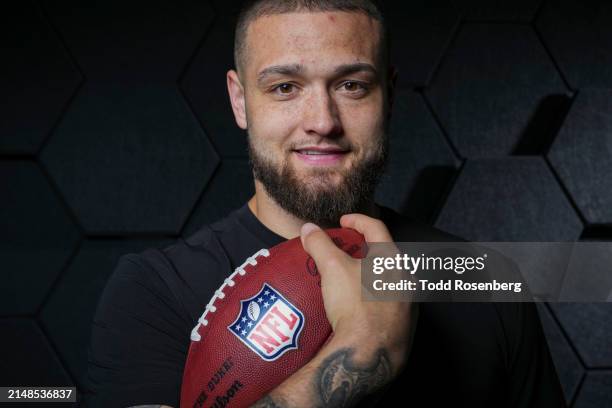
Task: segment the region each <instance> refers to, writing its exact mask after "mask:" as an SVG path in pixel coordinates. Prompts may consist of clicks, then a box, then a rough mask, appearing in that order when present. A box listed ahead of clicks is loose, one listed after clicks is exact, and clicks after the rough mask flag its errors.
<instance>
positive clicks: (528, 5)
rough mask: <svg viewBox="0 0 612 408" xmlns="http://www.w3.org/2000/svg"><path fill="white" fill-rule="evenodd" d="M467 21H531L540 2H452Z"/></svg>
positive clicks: (498, 0)
mask: <svg viewBox="0 0 612 408" xmlns="http://www.w3.org/2000/svg"><path fill="white" fill-rule="evenodd" d="M453 2H454V3H455V5H456V6H457V9H458V10H459V12H460V13H461V16H462V17H463V18H465V19H468V20H470V21H471V20H495V21H531V19H533V17H534V15H535V13H536V11H537V10H538V7H539V5H540V3H541V1H540V0H514V1H508V0H453Z"/></svg>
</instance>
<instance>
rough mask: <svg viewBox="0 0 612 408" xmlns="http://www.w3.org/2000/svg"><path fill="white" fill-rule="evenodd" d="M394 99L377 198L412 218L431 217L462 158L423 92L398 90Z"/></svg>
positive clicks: (424, 219)
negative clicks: (426, 101) (435, 119)
mask: <svg viewBox="0 0 612 408" xmlns="http://www.w3.org/2000/svg"><path fill="white" fill-rule="evenodd" d="M395 99H396V100H395V103H394V106H393V115H392V119H391V125H390V135H389V137H390V141H389V150H390V152H389V164H388V167H387V171H386V173H385V175H384V176H383V179H382V180H381V183H380V185H379V186H378V189H377V192H376V199H377V202H378V203H379V204H382V205H385V206H387V207H390V208H393V209H394V210H396V211H398V212H400V213H404V214H408V215H410V216H411V217H412V218H417V219H420V220H423V221H429V220H430V219H431V217H432V215H433V211H434V210H435V209H436V208H437V207H438V206H439V204H440V201H441V199H442V196H443V193H444V192H445V191H446V189H447V187H448V184H449V182H450V180H451V179H452V177H453V176H454V173H455V171H456V168H457V166H458V165H459V162H458V160H457V158H456V157H455V155H454V154H453V152H452V150H451V149H450V147H449V145H448V143H447V142H446V139H445V138H444V135H443V134H442V132H441V131H440V129H439V127H438V125H437V124H436V123H435V121H434V119H433V118H432V116H431V114H430V113H429V111H428V109H427V107H426V106H425V103H424V101H423V98H422V97H421V95H419V94H417V93H415V92H412V91H399V92H398V93H397V95H396V98H395Z"/></svg>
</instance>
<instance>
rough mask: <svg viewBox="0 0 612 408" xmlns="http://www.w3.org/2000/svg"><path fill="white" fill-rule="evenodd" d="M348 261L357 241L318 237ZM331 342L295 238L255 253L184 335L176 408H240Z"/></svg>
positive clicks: (335, 234)
mask: <svg viewBox="0 0 612 408" xmlns="http://www.w3.org/2000/svg"><path fill="white" fill-rule="evenodd" d="M326 233H327V234H328V235H329V236H330V237H331V238H332V240H333V242H334V243H335V244H336V245H337V246H338V247H339V248H341V249H342V250H344V251H345V252H346V253H348V254H349V255H351V256H352V257H354V258H363V257H364V256H365V254H366V252H367V247H366V244H365V240H364V238H363V236H362V235H361V234H360V233H358V232H356V231H354V230H351V229H346V228H336V229H329V230H326ZM330 335H331V326H330V325H329V322H328V320H327V316H326V314H325V308H324V306H323V297H322V294H321V278H320V276H319V273H318V271H317V267H316V265H315V263H314V261H313V260H312V258H311V257H310V256H309V255H308V254H307V253H306V251H304V248H303V247H302V243H301V241H300V238H299V237H297V238H294V239H291V240H288V241H285V242H283V243H281V244H279V245H277V246H275V247H272V248H270V249H261V250H259V251H257V252H256V253H255V254H253V255H252V256H250V257H249V258H247V259H246V260H245V262H244V263H243V264H242V265H240V266H239V267H237V268H236V269H235V270H234V272H233V273H232V274H231V275H230V276H229V277H228V278H227V279H225V281H224V283H223V284H222V285H221V287H220V288H219V289H218V290H217V291H216V292H215V294H214V296H213V297H212V299H210V301H209V302H208V304H207V305H206V308H205V310H204V312H203V314H202V316H201V317H200V319H198V323H197V325H196V326H195V327H194V328H193V330H192V332H191V344H190V346H189V353H188V356H187V360H186V363H185V369H184V372H183V383H182V388H181V407H204V406H206V407H245V406H249V405H251V404H253V403H254V402H256V401H257V400H259V399H260V398H262V397H263V396H264V395H266V394H267V393H268V392H270V391H271V390H272V389H274V388H275V387H276V386H278V385H279V384H281V383H282V382H283V381H284V380H285V379H286V378H287V377H289V376H291V374H293V373H294V372H295V371H297V370H298V369H299V368H300V367H302V366H303V365H304V364H306V363H307V362H308V361H310V360H311V359H312V358H313V357H314V356H315V354H316V353H317V351H318V350H319V349H320V348H321V347H322V346H323V345H324V344H325V342H326V341H327V339H328V338H329V336H330Z"/></svg>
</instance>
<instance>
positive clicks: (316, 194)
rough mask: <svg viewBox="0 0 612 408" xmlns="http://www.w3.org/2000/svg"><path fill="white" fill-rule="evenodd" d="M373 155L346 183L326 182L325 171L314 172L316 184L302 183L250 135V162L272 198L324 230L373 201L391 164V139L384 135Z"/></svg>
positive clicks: (349, 174)
mask: <svg viewBox="0 0 612 408" xmlns="http://www.w3.org/2000/svg"><path fill="white" fill-rule="evenodd" d="M379 140H380V141H379V143H378V144H377V146H375V147H374V149H373V154H372V155H371V156H370V157H368V158H366V159H364V160H362V161H361V162H360V163H357V164H355V165H354V166H353V167H352V168H350V169H349V170H348V171H343V172H342V174H341V176H342V179H343V180H342V182H340V183H339V184H338V185H335V183H333V184H332V183H326V182H325V180H326V179H327V178H328V177H329V176H330V175H331V174H330V173H329V171H328V170H325V169H312V171H311V172H310V174H309V177H312V178H315V179H316V180H315V182H314V183H308V182H304V181H301V180H300V179H299V178H298V177H297V175H296V174H295V171H294V169H293V168H292V167H291V166H290V165H289V163H288V161H287V160H285V161H284V162H283V164H282V165H281V166H280V168H277V167H276V166H274V164H273V163H271V162H270V161H268V160H266V159H265V158H264V157H263V156H262V155H260V154H259V153H258V152H257V151H256V149H255V148H254V147H253V145H252V143H251V137H250V136H249V159H250V163H251V168H252V170H253V175H254V177H255V179H256V180H259V181H260V182H261V183H262V184H263V186H264V188H265V189H266V191H267V193H268V195H269V196H270V197H272V199H273V200H274V201H275V202H276V203H277V204H278V205H279V206H280V207H281V208H283V209H284V210H285V211H287V212H288V213H290V214H292V215H294V216H295V217H297V218H299V219H301V220H304V221H307V222H313V223H315V224H317V225H320V226H322V227H332V226H336V225H338V224H339V222H340V217H341V216H342V215H344V214H350V213H354V212H363V211H364V210H365V209H366V207H367V206H368V204H369V203H370V202H371V201H372V199H373V196H374V191H375V189H376V185H377V184H378V182H379V180H380V177H381V175H382V174H383V172H384V170H385V166H386V163H387V151H388V138H387V136H386V135H382V136H381V137H380V139H379Z"/></svg>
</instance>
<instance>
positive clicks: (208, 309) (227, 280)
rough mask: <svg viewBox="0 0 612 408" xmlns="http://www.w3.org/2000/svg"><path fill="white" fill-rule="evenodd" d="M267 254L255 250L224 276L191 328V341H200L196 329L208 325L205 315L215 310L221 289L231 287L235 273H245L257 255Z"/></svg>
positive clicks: (267, 253)
mask: <svg viewBox="0 0 612 408" xmlns="http://www.w3.org/2000/svg"><path fill="white" fill-rule="evenodd" d="M269 255H270V251H268V250H267V249H265V248H264V249H260V250H259V251H257V252H255V253H254V254H253V255H251V256H249V257H248V258H247V259H246V261H244V262H243V263H242V265H240V266H239V267H237V268H236V269H234V272H232V274H231V275H230V276H228V277H227V278H225V280H224V281H223V284H222V285H221V287H220V288H219V289H217V290H216V291H215V294H214V296H213V297H212V298H211V299H210V301H209V302H208V304H207V305H206V308H205V309H204V313H202V316H200V318H199V319H198V324H196V326H195V327H194V328H193V330H191V340H192V341H200V340H201V339H202V336H201V335H200V333H198V329H199V328H200V325H202V326H208V320H207V319H206V316H208V313H214V312H215V311H216V310H217V308H216V306H215V305H214V303H215V301H216V300H217V299H223V298H225V293H224V292H223V291H224V289H225V288H226V287H227V286H229V287H232V286H234V285H235V284H236V282H235V281H234V278H235V277H236V275H240V276H244V275H246V273H247V272H246V270H245V269H244V268H245V267H246V266H247V265H252V266H255V265H257V258H258V257H260V256H265V257H268V256H269Z"/></svg>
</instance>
